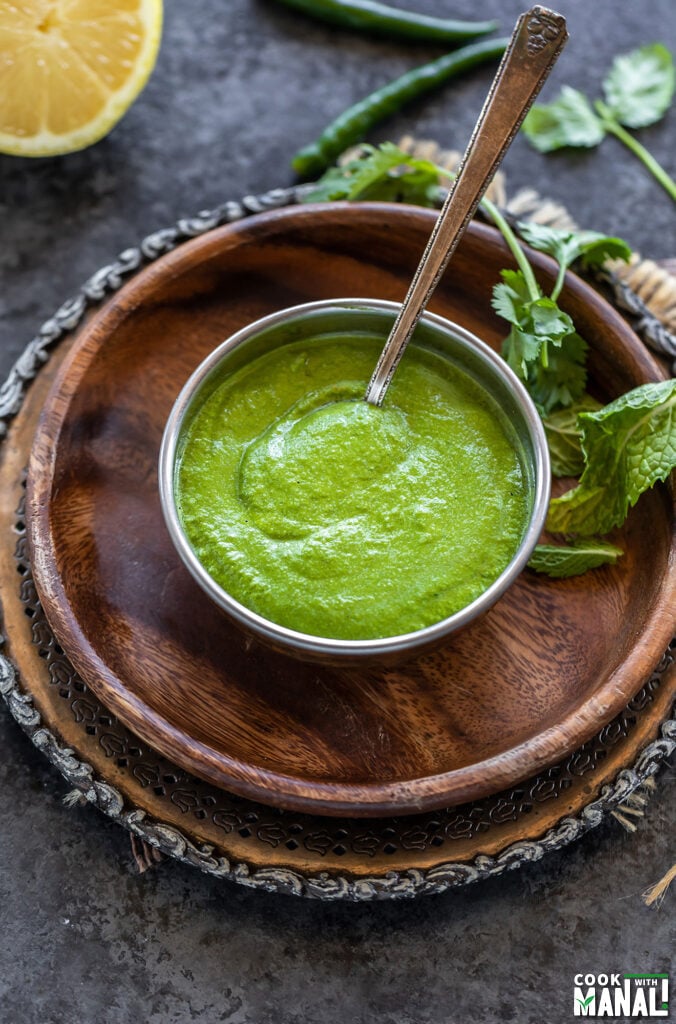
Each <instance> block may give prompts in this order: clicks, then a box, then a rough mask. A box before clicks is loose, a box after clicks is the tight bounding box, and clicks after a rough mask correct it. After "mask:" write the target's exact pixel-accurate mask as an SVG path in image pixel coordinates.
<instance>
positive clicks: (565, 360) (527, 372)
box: [492, 270, 587, 412]
mask: <svg viewBox="0 0 676 1024" xmlns="http://www.w3.org/2000/svg"><path fill="white" fill-rule="evenodd" d="M501 277H502V282H501V283H500V284H497V285H495V287H494V289H493V299H492V303H493V309H494V310H495V311H496V313H498V315H499V316H502V317H504V319H505V320H507V321H508V322H509V323H510V324H511V330H510V332H509V334H508V335H507V337H506V338H505V340H504V342H503V346H502V355H503V358H504V359H505V360H506V361H507V363H508V364H509V365H510V366H511V368H512V369H513V370H514V372H515V373H516V375H517V377H519V378H520V379H521V380H522V381H523V382H524V383H525V385H526V387H527V388H528V390H529V391H530V394H531V396H532V397H533V399H534V400H535V402H536V404H537V405H538V406H539V407H540V409H541V410H542V411H543V412H551V410H552V409H555V408H557V406H562V405H570V403H571V402H573V401H575V399H576V398H579V397H580V395H581V394H582V392H583V391H584V388H585V383H586V379H587V378H586V370H585V365H584V364H585V355H586V351H587V346H586V344H585V342H584V341H583V340H582V338H581V337H580V335H579V334H577V333H576V331H575V325H574V324H573V321H572V320H571V318H570V317H569V316H568V314H567V313H564V312H563V310H561V309H559V307H558V306H557V304H556V302H554V301H553V299H549V298H547V297H546V296H544V295H540V296H539V297H537V298H532V296H531V293H530V290H529V288H528V285H527V283H526V280H525V278H524V276H523V273H522V272H521V271H520V270H517V271H515V270H503V271H502V273H501Z"/></svg>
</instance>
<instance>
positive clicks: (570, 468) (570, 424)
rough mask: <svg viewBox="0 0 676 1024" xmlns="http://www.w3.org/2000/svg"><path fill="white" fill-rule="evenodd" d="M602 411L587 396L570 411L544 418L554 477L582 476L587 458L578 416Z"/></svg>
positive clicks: (596, 403)
mask: <svg viewBox="0 0 676 1024" xmlns="http://www.w3.org/2000/svg"><path fill="white" fill-rule="evenodd" d="M600 408H601V403H600V402H597V401H596V399H595V398H592V397H591V395H586V394H585V395H582V397H581V398H580V400H579V401H578V402H576V403H575V404H574V405H570V406H568V408H567V409H559V410H558V411H557V412H553V413H551V414H550V415H549V416H545V418H544V420H543V423H544V428H545V434H546V435H547V446H548V448H549V460H550V462H551V466H552V475H553V476H558V477H561V476H580V474H581V473H582V471H583V470H584V455H583V454H582V432H581V430H580V427H579V425H578V415H579V414H580V413H581V412H596V410H597V409H600Z"/></svg>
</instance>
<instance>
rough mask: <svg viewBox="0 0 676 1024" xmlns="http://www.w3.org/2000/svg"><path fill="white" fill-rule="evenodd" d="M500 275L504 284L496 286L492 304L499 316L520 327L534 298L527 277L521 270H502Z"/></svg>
mask: <svg viewBox="0 0 676 1024" xmlns="http://www.w3.org/2000/svg"><path fill="white" fill-rule="evenodd" d="M500 276H501V278H502V284H496V285H495V286H494V288H493V297H492V299H491V305H492V306H493V309H494V310H495V312H496V313H497V314H498V316H501V317H502V318H503V319H504V320H507V322H508V323H510V324H514V325H515V326H516V327H519V326H520V325H521V323H522V320H523V317H524V310H525V309H526V307H527V306H528V304H529V303H530V302H531V299H532V296H531V294H530V291H529V289H528V285H527V283H526V279H525V277H524V276H523V273H522V272H521V271H520V270H502V271H501V272H500Z"/></svg>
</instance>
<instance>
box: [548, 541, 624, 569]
mask: <svg viewBox="0 0 676 1024" xmlns="http://www.w3.org/2000/svg"><path fill="white" fill-rule="evenodd" d="M623 554H624V552H623V551H622V548H617V547H615V545H614V544H609V543H608V542H607V541H604V540H597V539H596V538H593V537H592V538H589V539H586V540H581V541H575V543H573V544H566V545H564V544H538V545H537V547H536V548H535V549H534V551H533V554H532V555H531V557H530V559H529V561H528V568H529V569H534V570H535V572H542V573H546V575H547V576H552V577H554V578H555V579H564V578H566V577H568V576H580V575H581V574H582V573H583V572H587V570H588V569H596V568H598V566H600V565H614V564H615V562H616V561H617V560H618V558H620V557H621V556H622V555H623Z"/></svg>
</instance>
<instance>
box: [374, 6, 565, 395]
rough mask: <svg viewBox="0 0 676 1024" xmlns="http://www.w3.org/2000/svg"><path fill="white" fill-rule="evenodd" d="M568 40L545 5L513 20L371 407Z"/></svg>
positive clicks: (388, 347)
mask: <svg viewBox="0 0 676 1024" xmlns="http://www.w3.org/2000/svg"><path fill="white" fill-rule="evenodd" d="M567 39H568V33H567V31H566V21H565V18H564V17H563V16H562V15H560V14H557V13H556V12H555V11H550V10H548V9H547V8H546V7H540V6H535V7H531V9H530V10H529V11H526V12H525V13H524V14H522V15H521V17H520V18H519V20H518V21H517V23H516V25H515V27H514V32H513V33H512V38H511V39H510V41H509V45H508V47H507V50H506V51H505V55H504V57H503V58H502V62H501V64H500V67H499V68H498V72H497V74H496V76H495V80H494V82H493V85H492V86H491V90H490V92H489V94H488V96H487V98H486V102H485V103H484V107H483V110H482V111H481V114H480V115H479V120H478V121H477V123H476V126H475V128H474V131H473V132H472V138H471V139H470V142H469V145H468V147H467V151H466V152H465V155H464V157H463V160H462V163H461V164H460V168H459V170H458V174H457V177H456V179H455V181H454V183H453V185H452V187H451V189H450V191H449V193H448V196H447V197H446V201H445V203H444V205H443V207H442V209H441V213H440V214H439V219H438V220H437V222H436V224H435V226H434V230H433V231H432V234H431V236H430V240H429V242H428V243H427V248H426V249H425V252H424V253H423V257H422V259H421V261H420V264H419V265H418V269H417V270H416V272H415V275H414V277H413V281H412V282H411V286H410V288H409V290H408V294H407V296H406V298H405V299H404V302H403V305H402V307H401V310H400V311H399V315H398V316H397V319H396V321H395V323H394V327H393V328H392V331H391V333H390V336H389V338H388V339H387V342H386V343H385V348H384V349H383V351H382V353H381V355H380V359H379V360H378V364H377V366H376V368H375V371H374V373H373V376H372V378H371V380H370V382H369V386H368V388H367V389H366V396H365V397H366V401H367V402H370V403H371V404H372V405H380V404H381V403H382V400H383V398H384V396H385V392H386V391H387V388H388V387H389V384H390V381H391V380H392V374H393V373H394V371H395V370H396V368H397V364H398V363H399V360H400V359H401V356H402V354H403V351H404V349H405V347H406V345H407V344H408V342H409V340H410V338H411V335H412V334H413V331H414V330H415V326H416V324H417V322H418V320H419V319H420V317H421V315H422V313H423V311H424V309H425V307H426V305H427V303H428V302H429V300H430V298H431V296H432V292H433V291H434V289H435V288H436V286H437V284H438V283H439V279H440V278H441V275H442V274H443V272H444V270H445V268H446V264H447V263H448V261H449V259H450V258H451V256H452V255H453V252H454V251H455V248H456V246H457V244H458V242H459V241H460V238H461V237H462V234H463V232H464V230H465V228H466V227H467V224H468V223H469V221H470V220H471V218H472V216H473V215H474V212H475V210H476V208H477V206H478V205H479V201H480V200H481V197H482V196H483V194H484V192H485V191H486V189H487V187H488V185H489V183H490V181H491V179H492V177H493V175H494V174H495V172H496V170H497V169H498V165H499V164H500V162H501V160H502V158H503V156H504V155H505V153H506V151H507V149H508V147H509V145H510V143H511V141H512V139H513V138H514V136H515V135H516V133H517V132H518V130H519V128H520V127H521V123H522V121H523V119H524V118H525V116H526V114H527V113H528V110H529V108H530V106H531V104H532V103H533V100H534V99H535V97H536V96H537V94H538V93H539V91H540V89H541V88H542V85H543V83H544V81H545V79H546V78H547V76H548V75H549V72H550V71H551V69H552V67H553V66H554V63H555V61H556V59H557V57H558V56H559V54H560V53H561V50H562V49H563V47H564V45H565V43H566V40H567Z"/></svg>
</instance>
